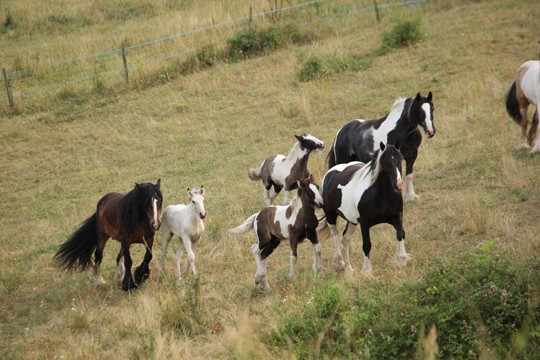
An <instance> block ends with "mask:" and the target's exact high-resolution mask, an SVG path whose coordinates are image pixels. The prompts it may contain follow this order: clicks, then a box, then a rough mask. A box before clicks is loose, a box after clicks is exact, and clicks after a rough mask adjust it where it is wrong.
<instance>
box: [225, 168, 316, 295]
mask: <svg viewBox="0 0 540 360" xmlns="http://www.w3.org/2000/svg"><path fill="white" fill-rule="evenodd" d="M322 205H323V201H322V197H321V194H320V192H319V187H318V186H317V185H316V184H315V182H314V181H313V177H312V176H310V177H309V178H306V179H303V180H300V181H298V196H297V197H296V198H294V199H293V201H292V203H291V204H290V205H288V206H284V205H277V206H269V207H266V208H264V209H262V210H261V211H260V212H258V213H256V214H253V215H252V216H250V217H249V218H248V219H247V220H246V221H245V222H244V223H243V224H242V225H240V226H238V227H236V228H234V229H229V232H230V233H231V234H235V235H238V234H243V233H245V232H247V231H249V230H251V229H254V231H255V233H256V234H257V239H258V241H257V243H255V244H253V246H252V247H251V251H252V253H253V256H254V257H255V262H256V264H257V271H256V273H255V283H256V284H257V285H259V284H262V285H263V287H264V288H265V289H268V288H269V286H268V282H267V280H266V259H267V258H268V256H269V255H270V254H271V253H272V252H273V251H274V249H275V248H276V247H277V246H278V245H279V244H280V243H281V241H282V240H286V239H289V242H290V246H291V263H290V272H289V276H292V275H293V273H294V267H295V264H296V260H297V257H298V253H297V247H298V243H300V242H302V241H303V240H304V239H306V238H307V239H309V240H310V241H311V243H312V244H313V246H314V258H313V270H314V271H316V272H320V271H321V267H322V263H321V245H320V243H319V240H318V238H317V231H316V229H317V226H318V224H319V220H318V219H317V216H316V215H315V209H316V208H320V207H322Z"/></svg>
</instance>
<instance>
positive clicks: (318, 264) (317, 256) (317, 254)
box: [313, 243, 322, 272]
mask: <svg viewBox="0 0 540 360" xmlns="http://www.w3.org/2000/svg"><path fill="white" fill-rule="evenodd" d="M321 270H322V260H321V243H317V244H315V245H314V246H313V271H315V272H321Z"/></svg>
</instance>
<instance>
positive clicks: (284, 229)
mask: <svg viewBox="0 0 540 360" xmlns="http://www.w3.org/2000/svg"><path fill="white" fill-rule="evenodd" d="M289 206H290V207H291V210H292V211H291V216H290V217H289V218H287V208H288V207H289ZM274 207H275V208H276V214H275V215H274V224H276V223H278V222H279V230H280V231H281V235H283V237H284V238H285V239H288V238H289V235H290V234H289V225H294V223H295V222H296V218H297V217H298V213H300V209H301V208H302V201H301V200H300V198H299V197H296V198H294V200H293V201H292V204H291V205H275V206H274Z"/></svg>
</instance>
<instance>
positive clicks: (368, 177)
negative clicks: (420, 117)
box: [321, 142, 411, 272]
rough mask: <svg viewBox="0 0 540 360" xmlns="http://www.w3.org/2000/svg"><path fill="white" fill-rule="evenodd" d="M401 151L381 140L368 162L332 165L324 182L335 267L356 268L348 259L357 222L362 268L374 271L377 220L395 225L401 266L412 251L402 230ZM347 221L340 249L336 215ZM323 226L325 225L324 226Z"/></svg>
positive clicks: (327, 218) (323, 189)
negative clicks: (407, 248) (407, 249)
mask: <svg viewBox="0 0 540 360" xmlns="http://www.w3.org/2000/svg"><path fill="white" fill-rule="evenodd" d="M402 159H403V158H402V155H401V152H400V151H399V150H398V149H397V148H396V147H395V146H394V145H391V144H387V145H386V146H385V145H384V144H383V143H382V142H381V143H380V150H377V151H376V152H375V154H374V155H373V157H372V159H371V161H370V162H368V163H367V164H364V163H361V162H359V161H353V162H350V163H347V164H339V165H336V166H334V167H332V168H331V169H330V170H328V172H327V173H326V175H324V178H323V180H322V182H321V189H322V197H323V202H324V206H323V209H324V213H325V216H326V222H327V224H328V227H329V228H330V232H331V234H332V239H333V241H334V248H335V251H334V267H335V268H336V270H343V269H344V268H345V266H347V267H348V269H349V270H351V271H352V270H353V268H352V266H351V263H350V259H349V244H350V241H351V237H352V234H353V233H354V231H355V230H356V227H357V226H356V225H357V224H360V228H361V230H362V249H363V251H364V265H363V267H362V271H364V272H371V262H370V260H369V253H370V251H371V238H370V235H369V229H370V228H371V227H372V226H374V225H377V224H381V223H388V224H391V225H393V226H394V228H395V229H396V236H397V259H396V261H397V265H398V266H399V267H401V266H402V265H404V264H405V263H406V262H407V261H408V260H410V258H411V257H410V255H408V254H407V253H406V252H405V244H404V239H405V231H404V230H403V198H402V195H401V191H402V188H403V181H402V179H401V161H402ZM338 217H341V218H343V219H345V220H346V221H347V226H346V228H345V231H344V232H343V251H340V247H339V238H338V237H339V236H338V231H337V228H336V223H337V218H338ZM321 227H323V226H321Z"/></svg>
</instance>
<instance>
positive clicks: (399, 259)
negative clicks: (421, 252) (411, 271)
mask: <svg viewBox="0 0 540 360" xmlns="http://www.w3.org/2000/svg"><path fill="white" fill-rule="evenodd" d="M411 260H412V256H411V255H410V254H405V255H400V256H396V258H394V265H395V266H396V268H398V269H401V268H402V267H404V266H406V265H407V262H409V261H411Z"/></svg>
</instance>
